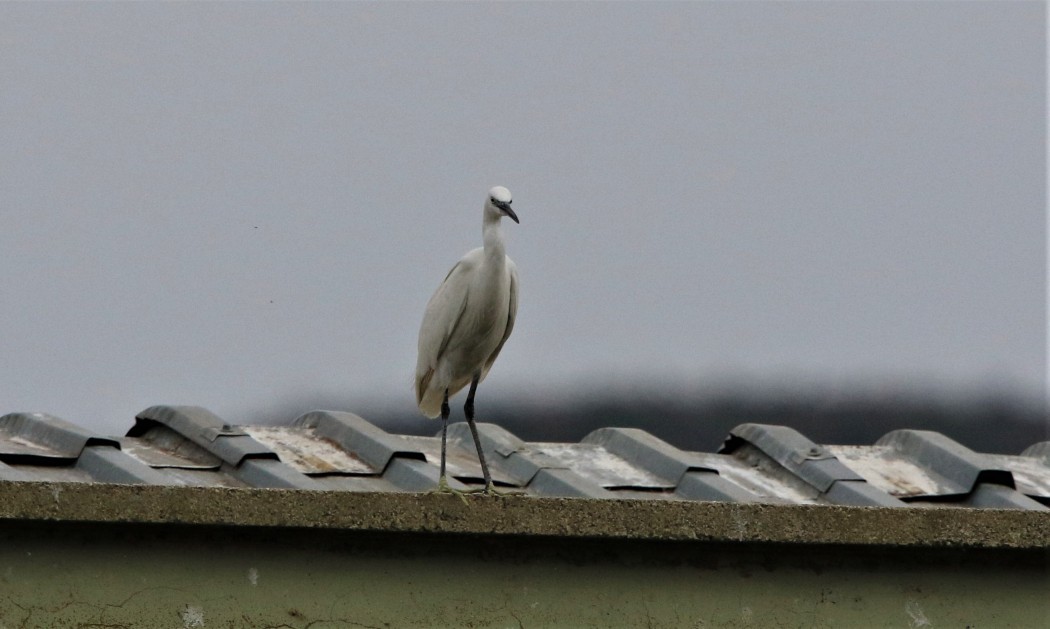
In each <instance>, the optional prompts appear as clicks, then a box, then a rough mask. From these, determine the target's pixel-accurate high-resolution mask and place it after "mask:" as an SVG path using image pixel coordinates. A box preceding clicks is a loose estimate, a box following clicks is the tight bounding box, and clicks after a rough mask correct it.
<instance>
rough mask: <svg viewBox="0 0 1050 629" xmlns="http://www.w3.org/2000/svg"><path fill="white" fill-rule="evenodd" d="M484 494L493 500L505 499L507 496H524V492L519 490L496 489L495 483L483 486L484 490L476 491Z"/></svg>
mask: <svg viewBox="0 0 1050 629" xmlns="http://www.w3.org/2000/svg"><path fill="white" fill-rule="evenodd" d="M477 491H479V492H482V493H484V494H485V495H486V496H492V497H493V498H506V497H507V496H524V495H525V492H524V491H523V490H521V489H496V484H495V483H489V484H488V485H486V486H485V489H479V490H477Z"/></svg>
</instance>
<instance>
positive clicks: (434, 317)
mask: <svg viewBox="0 0 1050 629" xmlns="http://www.w3.org/2000/svg"><path fill="white" fill-rule="evenodd" d="M473 253H474V252H471V253H469V254H467V255H466V256H464V257H463V259H462V260H460V261H459V262H457V263H456V265H455V266H453V267H452V270H450V271H449V272H448V275H446V276H445V280H444V281H443V282H441V286H438V288H437V290H436V291H434V294H433V296H431V298H430V301H429V302H427V308H426V312H425V313H424V315H423V324H422V326H421V327H420V329H419V346H418V349H419V358H418V360H417V362H416V400H417V401H420V400H422V399H423V395H424V393H425V392H426V389H427V385H428V384H429V383H430V378H431V377H432V375H433V370H434V368H436V367H437V364H438V360H439V359H440V358H441V355H442V354H444V352H445V348H446V347H447V346H448V342H449V340H450V339H451V338H452V335H453V333H454V332H455V330H456V327H457V326H458V325H459V323H460V321H461V320H462V318H463V311H464V310H465V309H466V306H467V291H468V289H469V288H470V282H469V281H468V280H467V276H468V275H469V273H470V271H471V270H472V269H473V268H474V267H475V266H476V262H475V259H474V258H476V256H473V255H471V254H473Z"/></svg>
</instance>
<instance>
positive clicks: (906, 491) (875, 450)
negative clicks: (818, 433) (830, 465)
mask: <svg viewBox="0 0 1050 629" xmlns="http://www.w3.org/2000/svg"><path fill="white" fill-rule="evenodd" d="M827 449H828V451H830V452H832V453H833V454H834V455H835V456H836V457H838V459H839V460H840V461H842V462H843V463H844V464H845V465H846V466H848V467H849V468H850V469H852V470H853V471H854V472H856V473H857V474H859V475H860V476H861V477H863V478H864V480H866V481H868V482H869V483H871V484H872V485H874V486H875V487H878V488H879V489H881V490H882V491H884V492H886V493H888V494H890V495H891V496H896V497H898V498H914V497H917V496H940V495H944V494H949V493H953V488H951V487H949V486H948V484H947V482H946V481H945V480H944V479H942V478H940V477H939V476H936V475H933V474H931V473H929V472H928V471H927V470H925V469H923V468H922V467H919V466H918V465H916V464H915V463H914V462H913V461H911V460H908V459H905V458H902V457H900V456H898V455H897V454H896V453H895V451H894V450H893V449H891V448H890V447H889V446H827Z"/></svg>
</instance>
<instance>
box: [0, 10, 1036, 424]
mask: <svg viewBox="0 0 1050 629" xmlns="http://www.w3.org/2000/svg"><path fill="white" fill-rule="evenodd" d="M1044 7H1045V4H1044V3H1041V2H1014V3H1004V2H994V3H978V2H967V3H950V2H949V3H910V2H907V3H906V2H894V3H886V2H879V3H852V2H851V3H793V2H777V3H757V2H755V3H693V4H690V3H675V4H650V3H645V4H596V3H588V4H546V3H544V4H474V3H472V4H425V5H422V4H359V3H346V4H306V3H294V4H270V3H267V4H249V3H220V4H189V3H163V4H157V3H146V4H128V3H120V4H107V3H103V4H97V3H92V4H51V3H48V4H36V3H33V4H28V3H26V4H23V3H18V4H16V3H3V4H0V85H2V86H3V87H2V89H0V147H3V150H2V151H0V218H2V224H3V229H2V230H0V247H2V248H3V251H4V253H5V255H4V260H5V263H4V272H3V274H2V276H0V292H2V295H3V304H4V308H3V316H2V325H0V355H2V357H3V360H2V361H0V382H2V383H3V384H2V385H0V387H2V389H0V403H2V404H0V406H2V408H0V411H3V412H8V411H14V410H35V411H45V412H51V413H54V414H57V415H59V416H62V417H65V418H66V419H69V420H72V421H74V422H77V423H80V424H84V425H87V426H91V427H93V428H96V429H98V430H100V431H103V432H120V431H123V430H124V429H126V428H127V426H128V425H129V423H130V421H131V417H132V416H133V415H134V413H136V412H137V411H139V410H141V409H142V408H144V407H146V406H149V405H152V404H157V403H186V404H200V405H204V406H207V407H209V408H211V409H212V410H214V411H216V412H218V413H219V414H220V415H223V416H225V417H226V418H227V419H229V420H231V421H234V422H251V421H253V420H254V417H255V416H256V415H258V414H260V413H265V410H266V409H267V408H269V407H272V406H273V405H274V404H275V403H277V402H279V401H281V400H283V399H288V398H295V399H298V400H303V401H304V402H303V403H304V404H306V406H307V407H309V406H310V400H311V396H317V397H318V398H326V399H331V398H332V397H333V396H339V397H340V398H341V399H346V400H347V405H348V408H347V410H354V403H355V400H375V399H381V398H388V399H390V400H391V401H393V402H395V403H397V404H399V405H403V406H404V408H405V409H406V413H410V412H412V408H413V405H412V399H411V393H410V388H409V387H410V381H411V373H412V369H413V367H414V364H415V343H416V333H417V331H418V326H419V322H420V318H421V316H422V312H423V307H424V305H425V303H426V301H427V299H428V298H429V296H430V294H431V292H432V291H433V290H434V288H435V287H436V286H437V284H438V283H439V282H440V281H441V279H442V278H443V277H444V274H445V272H446V271H447V269H448V268H449V267H450V266H451V265H452V264H453V263H454V262H455V261H456V260H457V259H458V258H459V257H460V256H461V255H462V254H463V253H465V252H466V251H467V250H469V249H471V248H473V247H476V246H478V245H480V242H481V216H480V215H481V207H482V202H483V198H484V194H485V192H486V191H487V190H488V188H489V187H490V186H492V185H496V184H502V185H505V186H507V187H508V188H510V189H511V191H512V192H513V193H514V198H515V203H514V207H515V209H516V210H517V211H518V213H519V216H520V217H521V225H513V224H508V225H507V226H505V231H506V232H507V234H508V240H509V243H508V250H509V253H510V255H511V256H512V257H513V258H514V259H515V260H516V262H517V264H518V267H519V271H520V274H521V283H522V284H521V292H522V295H521V306H520V311H519V315H518V324H517V327H516V328H515V332H514V336H513V337H512V338H511V340H510V341H509V342H508V344H507V346H506V348H505V349H504V351H503V354H502V355H501V357H500V360H499V361H498V363H497V365H496V367H495V368H494V369H493V371H492V374H491V376H490V377H489V379H488V380H487V381H486V383H485V384H484V385H482V389H481V393H480V394H479V398H478V400H479V401H478V405H479V413H480V412H481V410H480V409H481V408H482V405H483V401H482V400H483V399H484V397H485V396H490V397H491V398H494V397H496V396H500V395H503V394H509V393H515V394H518V393H529V394H535V395H538V396H543V395H547V394H551V392H555V391H557V392H563V391H565V390H567V389H571V388H572V387H574V386H576V385H577V384H579V383H591V384H593V383H598V382H602V381H603V379H613V380H614V381H619V382H623V381H637V380H642V381H644V380H661V381H664V382H681V383H686V382H708V381H715V380H724V379H730V380H732V379H737V378H739V379H743V380H750V379H760V380H761V379H772V380H777V379H782V378H791V379H809V380H814V381H825V380H827V381H833V382H838V383H857V382H861V383H863V382H868V381H872V380H883V379H890V380H893V381H898V382H938V383H942V384H945V385H947V386H958V387H974V386H983V385H985V384H989V383H991V384H995V385H1003V384H1007V385H1009V386H1014V387H1016V388H1018V389H1019V390H1023V391H1028V392H1033V391H1040V390H1041V387H1042V386H1043V384H1044V383H1045V379H1046V347H1047V343H1046V260H1047V254H1046V235H1047V223H1046V213H1045V204H1046V186H1045V176H1046V162H1045V146H1046V145H1045V142H1046V118H1045V114H1046V62H1045V54H1046V44H1045V39H1046V34H1045V32H1046V31H1045V29H1046V20H1045V16H1044V11H1045V8H1044ZM304 410H305V408H304ZM288 419H291V418H288Z"/></svg>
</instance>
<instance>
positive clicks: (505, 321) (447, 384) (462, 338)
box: [415, 186, 518, 490]
mask: <svg viewBox="0 0 1050 629" xmlns="http://www.w3.org/2000/svg"><path fill="white" fill-rule="evenodd" d="M510 204H511V196H510V191H509V190H507V189H506V188H504V187H502V186H496V187H495V188H492V190H490V191H489V196H488V198H487V199H486V201H485V209H484V212H483V215H482V216H483V218H482V236H483V242H484V246H483V247H479V248H477V249H474V250H473V251H470V252H469V253H467V255H465V256H463V258H462V259H460V261H459V262H458V263H456V265H455V266H453V267H452V270H451V271H449V272H448V275H446V276H445V280H444V281H443V282H442V283H441V286H439V287H438V289H437V290H436V291H435V292H434V295H433V296H432V297H431V298H430V301H429V302H427V307H426V311H425V312H424V314H423V323H422V325H420V328H419V346H418V349H419V354H418V358H417V361H416V377H415V389H416V402H417V404H418V405H419V410H420V412H422V413H423V414H424V415H426V416H427V417H437V416H438V415H440V416H441V419H442V422H443V423H442V432H441V437H442V438H441V477H440V483H441V484H442V486H443V487H447V486H446V485H445V484H444V483H445V435H446V432H447V427H448V415H449V409H448V398H449V397H450V396H452V395H455V394H456V393H457V392H459V391H460V390H461V389H463V388H464V387H465V386H467V385H468V384H469V385H470V392H469V393H468V395H467V403H466V405H465V406H464V411H465V414H466V417H467V422H468V423H469V424H470V429H471V433H472V434H473V436H474V443H475V445H476V446H477V449H478V458H479V460H480V462H481V468H482V471H483V472H484V475H485V483H486V490H491V489H492V480H491V478H490V477H489V473H488V467H487V466H486V464H485V458H484V454H483V453H482V449H481V443H480V440H479V439H478V435H477V429H476V428H475V426H474V393H475V391H476V389H477V386H478V383H479V382H481V381H482V380H484V379H485V376H487V375H488V372H489V369H491V368H492V363H493V362H494V361H495V360H496V356H498V355H499V353H500V350H502V349H503V344H504V343H506V341H507V338H508V337H509V336H510V333H511V331H512V330H513V329H514V319H515V317H516V316H517V312H518V271H517V267H515V265H514V262H513V261H512V260H511V259H510V258H509V257H507V253H506V247H505V245H504V243H503V233H502V231H501V230H500V219H501V218H503V217H504V216H506V217H508V218H510V219H511V220H513V221H514V222H518V216H517V214H515V213H514V211H513V210H512V209H511V208H510Z"/></svg>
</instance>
